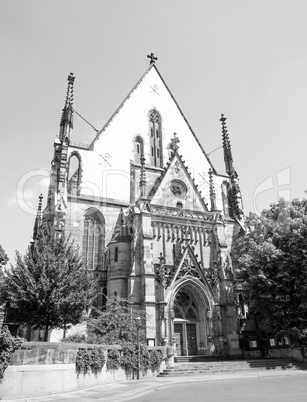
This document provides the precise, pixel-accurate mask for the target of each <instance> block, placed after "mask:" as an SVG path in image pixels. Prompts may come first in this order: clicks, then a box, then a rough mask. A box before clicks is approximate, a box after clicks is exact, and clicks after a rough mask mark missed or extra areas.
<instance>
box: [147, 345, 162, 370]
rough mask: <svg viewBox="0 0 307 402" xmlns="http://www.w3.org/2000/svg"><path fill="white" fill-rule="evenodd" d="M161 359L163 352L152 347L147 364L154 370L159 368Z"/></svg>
mask: <svg viewBox="0 0 307 402" xmlns="http://www.w3.org/2000/svg"><path fill="white" fill-rule="evenodd" d="M162 360H163V354H162V351H161V350H156V349H153V350H152V351H151V352H150V354H149V365H150V368H151V369H152V370H153V371H154V370H159V368H160V365H161V363H162Z"/></svg>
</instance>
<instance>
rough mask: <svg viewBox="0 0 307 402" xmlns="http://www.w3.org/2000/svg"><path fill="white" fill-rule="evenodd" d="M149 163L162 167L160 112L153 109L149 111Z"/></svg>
mask: <svg viewBox="0 0 307 402" xmlns="http://www.w3.org/2000/svg"><path fill="white" fill-rule="evenodd" d="M149 138H150V141H149V143H150V163H151V165H153V166H156V167H163V148H162V126H161V116H160V113H159V112H158V111H157V110H156V109H153V110H151V111H150V113H149Z"/></svg>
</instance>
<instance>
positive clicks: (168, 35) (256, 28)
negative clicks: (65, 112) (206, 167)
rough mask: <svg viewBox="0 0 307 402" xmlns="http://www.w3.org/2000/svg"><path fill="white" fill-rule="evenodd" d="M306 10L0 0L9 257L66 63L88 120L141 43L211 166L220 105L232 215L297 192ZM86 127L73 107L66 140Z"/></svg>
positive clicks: (100, 111) (265, 5)
mask: <svg viewBox="0 0 307 402" xmlns="http://www.w3.org/2000/svg"><path fill="white" fill-rule="evenodd" d="M306 20H307V1H306V0H291V1H290V0H287V1H285V0H257V1H255V0H253V1H250V0H212V1H209V0H154V1H152V0H87V1H85V0H83V1H81V0H52V1H50V0H26V1H24V0H19V1H17V0H0V49H1V54H0V60H1V63H0V110H1V113H0V114H1V118H0V134H1V147H0V183H1V193H0V194H1V197H0V228H1V229H0V244H1V245H2V247H3V248H4V249H5V251H6V253H7V254H8V256H9V258H10V262H11V263H13V264H14V260H15V257H14V255H15V250H18V251H19V252H21V253H22V254H23V253H24V252H25V250H26V248H27V246H28V245H29V242H30V239H31V236H32V231H33V224H34V219H35V215H36V210H37V204H38V196H39V194H40V193H42V194H43V195H44V196H45V195H46V192H47V187H48V183H49V179H48V175H49V171H50V163H51V160H52V157H53V142H54V138H55V136H56V135H57V133H58V131H59V122H60V117H61V111H62V108H63V106H64V100H65V95H66V88H67V76H68V74H69V73H70V72H73V73H74V74H75V76H76V80H75V86H74V93H75V96H74V108H75V110H76V111H77V112H78V113H79V114H81V115H82V116H84V117H85V118H86V119H87V120H88V121H89V122H90V123H91V124H92V125H93V126H95V127H96V128H98V129H100V128H102V126H103V125H104V123H105V122H106V121H107V120H108V119H109V117H110V116H111V115H112V114H113V112H114V111H115V110H116V109H117V107H118V106H119V105H120V103H121V102H122V100H123V99H124V98H125V97H126V95H127V94H128V93H129V91H130V90H131V89H132V88H133V86H134V85H135V84H136V82H137V81H138V80H139V78H140V77H141V76H142V75H143V73H144V72H145V71H146V69H147V67H148V59H147V58H146V56H147V54H149V53H151V52H154V53H155V55H156V56H157V57H158V61H157V62H156V65H157V68H158V70H159V71H160V73H161V75H162V77H163V78H164V80H165V82H166V84H167V85H168V87H169V88H170V90H171V92H172V94H173V95H174V97H175V99H176V101H177V102H178V104H179V106H180V108H181V110H182V111H183V113H184V115H185V117H186V118H187V120H188V121H189V123H190V125H191V127H192V129H193V131H194V133H195V134H196V135H197V137H198V139H199V140H200V142H201V144H202V146H203V148H204V149H205V151H206V152H207V153H209V154H210V159H211V160H212V162H213V164H214V166H215V167H216V168H217V169H218V170H224V167H223V153H222V150H221V149H218V150H216V151H214V152H213V153H211V152H212V151H213V150H215V149H216V148H218V147H220V146H221V125H220V121H219V119H220V115H221V113H223V114H225V116H226V117H227V127H228V132H229V135H230V140H231V144H232V153H233V158H234V163H235V167H236V170H237V173H238V175H239V178H240V186H241V192H242V196H243V202H244V210H245V213H246V214H248V213H249V212H250V211H251V212H256V213H259V212H261V210H262V209H264V208H268V207H269V205H270V203H272V202H276V201H277V200H278V198H279V197H281V196H282V197H285V198H286V199H293V198H299V199H302V198H304V197H305V190H306V189H307V179H305V177H306V173H305V172H306V171H307V158H306V146H307V136H306V112H307V46H306V44H307V24H306ZM93 137H94V131H93V130H92V129H91V127H90V126H89V125H87V124H86V123H85V122H84V121H83V120H82V119H81V118H79V117H78V116H75V126H74V133H73V139H74V140H76V141H80V142H85V143H87V142H89V141H90V140H91V139H92V138H93ZM182 152H183V153H184V151H182ZM45 201H46V197H45V199H44V204H43V205H45Z"/></svg>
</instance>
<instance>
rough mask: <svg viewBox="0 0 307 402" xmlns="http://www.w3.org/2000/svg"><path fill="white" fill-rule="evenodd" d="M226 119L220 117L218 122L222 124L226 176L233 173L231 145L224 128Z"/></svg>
mask: <svg viewBox="0 0 307 402" xmlns="http://www.w3.org/2000/svg"><path fill="white" fill-rule="evenodd" d="M226 120H227V118H226V117H224V115H223V114H222V115H221V118H220V121H221V122H222V140H223V149H224V161H225V168H226V172H227V174H229V175H231V174H232V173H233V172H234V166H233V159H232V153H231V145H230V140H229V135H228V131H227V127H226Z"/></svg>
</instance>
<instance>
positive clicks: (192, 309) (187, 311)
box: [174, 288, 197, 320]
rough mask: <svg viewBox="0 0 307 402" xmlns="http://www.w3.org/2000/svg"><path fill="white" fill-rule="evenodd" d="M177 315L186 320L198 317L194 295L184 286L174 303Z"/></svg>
mask: <svg viewBox="0 0 307 402" xmlns="http://www.w3.org/2000/svg"><path fill="white" fill-rule="evenodd" d="M174 312H175V317H177V318H182V319H184V320H191V319H192V320H193V319H197V309H196V305H195V301H194V299H193V297H192V295H191V294H190V293H189V292H187V291H186V290H185V289H184V288H183V289H181V290H179V292H178V293H177V295H176V297H175V303H174Z"/></svg>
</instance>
